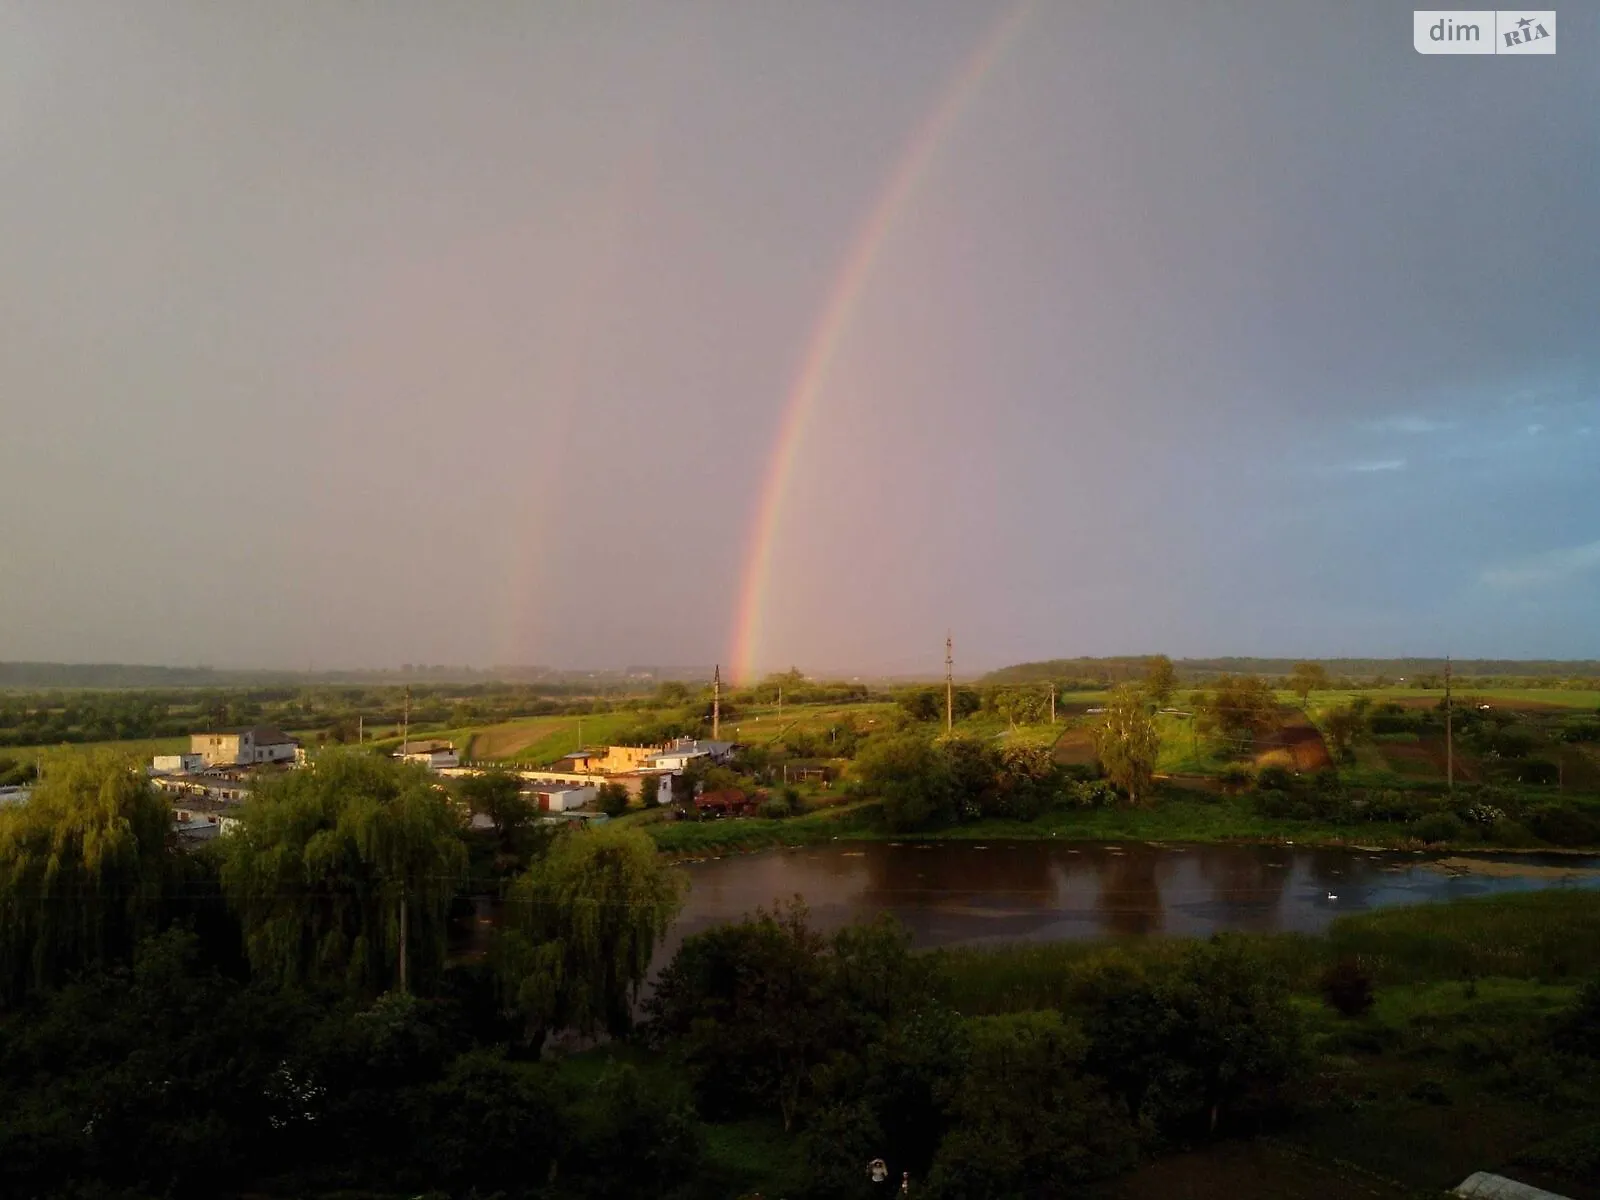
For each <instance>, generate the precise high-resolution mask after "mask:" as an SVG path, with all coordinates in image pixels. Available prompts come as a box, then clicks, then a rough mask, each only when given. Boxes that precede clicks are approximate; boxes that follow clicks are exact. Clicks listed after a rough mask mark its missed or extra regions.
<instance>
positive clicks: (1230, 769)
mask: <svg viewBox="0 0 1600 1200" xmlns="http://www.w3.org/2000/svg"><path fill="white" fill-rule="evenodd" d="M1217 779H1218V780H1220V781H1221V783H1222V790H1223V791H1225V792H1237V791H1242V790H1243V789H1244V788H1247V787H1249V786H1250V785H1251V783H1253V782H1254V781H1255V776H1254V775H1253V774H1251V771H1250V768H1249V767H1246V766H1244V765H1242V764H1240V763H1230V764H1228V765H1227V766H1226V767H1223V768H1222V770H1221V771H1220V772H1219V773H1218V774H1217Z"/></svg>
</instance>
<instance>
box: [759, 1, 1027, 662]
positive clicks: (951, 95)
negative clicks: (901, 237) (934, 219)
mask: <svg viewBox="0 0 1600 1200" xmlns="http://www.w3.org/2000/svg"><path fill="white" fill-rule="evenodd" d="M1031 7H1032V5H1031V3H1030V2H1029V0H1022V2H1020V3H1018V4H1016V5H1014V6H1012V7H1011V8H1010V9H1009V10H1008V11H1006V12H1004V13H1003V14H1002V15H1001V18H1000V20H999V21H997V22H996V24H995V25H994V27H993V28H992V29H991V30H990V31H989V32H988V33H987V34H986V35H985V36H984V38H983V40H982V41H981V42H979V43H978V45H977V46H976V47H975V48H974V49H973V51H972V53H971V54H969V55H968V56H967V58H966V60H965V61H964V62H963V63H962V64H961V66H960V68H959V69H958V70H957V71H956V73H955V76H954V77H953V78H952V79H951V81H950V83H949V84H948V85H947V86H946V87H945V89H944V91H943V92H941V93H940V95H939V99H938V101H937V102H936V103H935V104H934V106H933V109H932V111H931V112H929V114H928V116H927V117H926V118H925V119H924V120H923V121H922V123H921V125H919V126H918V127H917V129H916V130H915V131H914V132H913V134H912V136H911V138H910V139H909V140H908V141H907V142H906V145H905V149H904V150H902V151H901V153H900V157H899V159H898V161H896V163H895V165H894V168H893V170H891V171H890V172H889V176H888V178H887V180H885V182H884V185H883V189H882V190H881V191H880V192H879V193H878V198H877V200H876V201H875V202H874V203H873V205H872V207H871V208H870V209H868V211H867V215H866V219H865V220H864V221H862V223H861V226H860V228H859V229H858V230H857V231H856V236H855V238H854V240H853V241H852V242H851V243H850V247H849V250H848V252H847V253H846V254H845V256H844V259H843V261H842V262H841V264H840V266H839V270H838V271H837V272H836V273H835V275H834V281H833V286H832V287H831V288H829V290H828V298H827V302H826V303H825V304H824V305H823V306H822V311H821V314H820V315H819V317H818V318H817V322H816V324H815V325H814V326H813V327H812V330H811V337H810V340H809V341H808V342H807V344H806V352H805V357H804V359H803V360H802V365H801V368H800V373H799V375H798V376H797V377H796V379H795V382H794V385H793V387H792V388H791V389H790V391H789V395H788V398H787V400H786V401H785V402H784V407H783V416H782V418H781V419H780V421H779V423H778V434H777V437H776V439H775V440H774V442H773V446H772V453H771V455H770V456H769V458H768V461H767V470H766V474H765V476H764V477H763V482H762V486H761V496H760V499H759V500H758V502H757V505H756V512H755V518H754V520H753V521H752V522H751V526H750V536H749V539H748V542H747V546H746V551H745V556H744V564H745V566H744V573H743V576H742V579H741V583H740V588H739V607H738V613H737V616H736V618H735V621H734V635H733V646H732V648H731V653H730V658H731V661H732V663H733V677H734V678H735V679H738V680H749V679H752V678H753V677H754V675H755V670H756V665H757V663H756V656H757V654H758V653H759V652H760V649H761V638H762V613H763V611H764V609H765V607H766V601H767V590H768V582H769V576H770V574H771V569H772V553H773V546H774V544H775V543H776V541H777V537H778V530H779V524H780V521H781V518H782V516H783V500H784V496H785V495H786V494H787V492H788V489H789V481H790V479H791V477H792V476H793V474H794V466H795V461H796V459H797V458H798V457H799V452H800V447H801V445H802V444H803V443H804V441H805V432H806V427H807V425H808V424H809V422H810V418H811V414H812V413H813V411H815V409H816V406H817V398H818V396H819V395H820V394H821V393H822V390H823V387H824V385H825V384H826V383H827V379H828V373H829V370H830V368H831V367H832V366H833V361H834V358H835V357H836V356H837V354H838V351H839V346H840V344H841V342H842V341H843V339H844V334H845V332H846V330H848V329H849V327H850V323H851V321H852V320H853V319H854V317H855V312H856V307H857V304H858V302H859V301H860V299H861V295H862V293H863V292H864V291H865V289H866V285H867V282H868V280H869V279H870V278H871V276H872V271H873V268H874V267H875V266H876V265H877V262H878V258H879V256H880V254H881V253H882V251H883V247H884V244H885V243H886V242H887V241H888V238H889V234H890V232H891V231H892V230H893V228H894V225H895V222H896V221H897V220H898V219H899V217H900V215H901V213H902V212H903V211H904V210H905V207H906V204H907V202H908V201H909V200H910V198H911V197H912V196H913V195H914V194H915V193H916V190H917V188H918V186H919V185H920V184H921V183H922V180H923V177H924V176H925V175H926V173H927V170H928V167H929V165H930V164H931V163H932V161H933V158H934V155H935V154H936V153H937V151H938V149H939V146H940V144H941V143H942V142H943V141H944V139H945V137H946V136H947V135H948V134H949V132H950V130H951V128H952V127H953V126H954V125H955V123H956V121H957V119H958V118H959V117H960V116H961V113H962V112H963V111H964V110H965V108H966V107H967V105H968V104H969V103H970V102H971V100H972V98H973V96H974V95H975V94H976V93H977V91H978V89H979V88H980V87H981V86H982V84H983V81H984V79H985V78H986V77H987V76H988V74H989V72H990V71H991V70H993V69H994V66H995V64H996V63H997V62H999V61H1000V59H1001V57H1002V56H1003V55H1004V53H1005V50H1006V48H1007V46H1008V44H1009V43H1010V42H1011V40H1012V39H1013V38H1014V37H1015V36H1016V33H1017V30H1018V29H1019V28H1021V26H1022V23H1023V19H1024V17H1025V16H1026V15H1027V13H1028V11H1029V10H1030V8H1031Z"/></svg>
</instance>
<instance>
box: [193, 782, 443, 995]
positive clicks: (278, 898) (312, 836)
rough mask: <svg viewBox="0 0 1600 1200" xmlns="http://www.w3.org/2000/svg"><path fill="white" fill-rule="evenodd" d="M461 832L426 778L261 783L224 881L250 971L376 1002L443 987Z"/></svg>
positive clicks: (232, 846) (231, 846) (232, 841)
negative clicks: (406, 990)
mask: <svg viewBox="0 0 1600 1200" xmlns="http://www.w3.org/2000/svg"><path fill="white" fill-rule="evenodd" d="M462 824H463V821H462V815H461V813H460V812H459V810H458V809H457V808H456V807H455V805H454V803H453V802H452V801H451V799H450V797H449V795H448V794H447V793H446V792H445V791H444V789H443V788H442V787H440V786H439V785H438V784H436V783H435V782H433V780H432V777H431V776H430V775H429V774H428V773H427V772H426V771H424V770H423V769H422V768H420V767H416V766H412V765H410V764H398V763H395V762H394V761H392V760H390V759H385V758H377V757H374V756H372V755H361V754H351V753H337V754H328V755H325V756H323V757H321V758H319V759H318V761H317V765H316V767H315V769H313V770H307V771H292V772H289V773H287V774H283V775H279V776H277V777H274V778H272V779H270V780H264V781H262V782H261V784H260V785H258V786H257V788H256V789H255V791H254V792H253V793H252V795H251V798H250V800H249V802H248V803H247V804H246V806H245V810H244V817H243V820H242V822H241V825H242V828H241V830H240V831H239V832H238V833H237V834H235V835H234V836H232V837H230V838H228V839H227V840H226V843H225V845H226V856H225V859H224V862H223V870H222V883H223V888H224V890H225V891H226V893H227V896H228V900H229V903H230V904H231V905H232V906H233V908H234V909H235V911H236V912H237V913H238V915H239V920H240V924H241V926H242V928H243V931H244V941H245V948H246V950H247V952H248V954H249V956H250V964H251V966H252V968H253V969H254V970H255V971H256V972H257V973H258V974H260V975H263V976H266V977H269V978H273V979H276V980H278V981H280V982H281V983H283V984H294V985H299V984H313V985H317V984H326V985H333V986H337V987H341V988H344V989H346V990H348V991H350V992H351V993H352V994H356V995H369V996H370V995H377V994H378V993H380V992H382V991H385V990H387V989H388V988H391V987H395V986H405V985H407V984H411V983H415V982H416V981H423V982H424V983H426V982H427V981H429V980H431V979H433V978H436V977H437V975H438V973H439V971H440V969H441V967H442V966H443V963H444V953H445V919H446V916H447V913H448V911H449V908H450V902H451V900H452V898H453V897H454V896H455V893H456V889H457V887H458V886H459V885H460V884H461V882H462V881H463V879H464V877H465V874H466V866H467V855H466V850H465V847H464V846H463V845H462V841H461V831H462ZM402 947H403V948H404V951H405V953H404V955H402ZM402 972H405V975H404V976H403V974H402ZM407 976H408V977H407Z"/></svg>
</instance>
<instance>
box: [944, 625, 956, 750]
mask: <svg viewBox="0 0 1600 1200" xmlns="http://www.w3.org/2000/svg"><path fill="white" fill-rule="evenodd" d="M954 645H955V643H954V642H953V641H952V640H951V638H950V635H949V633H946V634H945V635H944V731H945V732H946V733H949V732H950V731H951V730H952V729H954V728H955V700H956V688H955V675H954V674H953V673H952V672H953V671H954V669H955V659H954V658H953V657H952V649H953V647H954Z"/></svg>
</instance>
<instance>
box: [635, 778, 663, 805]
mask: <svg viewBox="0 0 1600 1200" xmlns="http://www.w3.org/2000/svg"><path fill="white" fill-rule="evenodd" d="M639 803H641V804H643V805H644V806H645V807H646V808H659V807H660V806H661V780H660V778H659V777H658V776H655V775H646V776H645V777H644V778H643V779H641V780H640V781H639Z"/></svg>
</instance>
